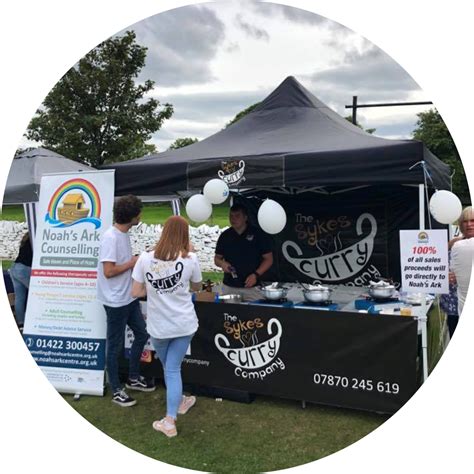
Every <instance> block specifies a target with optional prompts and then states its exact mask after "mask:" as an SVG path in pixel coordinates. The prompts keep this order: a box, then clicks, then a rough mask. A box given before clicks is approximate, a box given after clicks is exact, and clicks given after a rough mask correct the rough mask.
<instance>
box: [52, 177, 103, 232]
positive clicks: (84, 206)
mask: <svg viewBox="0 0 474 474" xmlns="http://www.w3.org/2000/svg"><path fill="white" fill-rule="evenodd" d="M100 213H101V203H100V196H99V193H98V192H97V189H96V188H95V187H94V185H93V184H92V183H90V182H89V181H87V180H85V179H82V178H74V179H70V180H69V181H66V182H65V183H63V184H62V185H61V186H59V188H58V189H57V190H56V191H55V192H54V194H53V195H52V197H51V199H50V201H49V204H48V209H47V212H46V216H45V221H46V222H48V223H49V224H51V225H52V226H54V227H70V226H72V225H75V224H81V223H86V222H89V223H91V224H94V226H95V228H96V229H98V228H99V227H100V226H101V220H100Z"/></svg>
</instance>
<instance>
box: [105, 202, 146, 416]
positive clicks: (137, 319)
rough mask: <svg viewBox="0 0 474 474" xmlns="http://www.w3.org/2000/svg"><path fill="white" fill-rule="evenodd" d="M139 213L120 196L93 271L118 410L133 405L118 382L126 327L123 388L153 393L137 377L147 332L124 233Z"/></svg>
mask: <svg viewBox="0 0 474 474" xmlns="http://www.w3.org/2000/svg"><path fill="white" fill-rule="evenodd" d="M141 210H142V202H141V201H140V199H138V198H137V197H136V196H132V195H129V196H123V197H120V198H118V199H117V200H116V201H115V205H114V225H113V226H112V227H111V228H110V229H108V230H107V231H106V232H104V234H103V235H102V238H101V242H100V256H99V266H98V271H97V299H98V300H99V301H100V302H101V303H102V304H103V305H104V308H105V312H106V314H107V348H106V363H107V364H106V365H107V374H108V378H109V384H110V386H111V389H112V393H113V395H112V401H113V402H114V403H117V404H118V405H120V406H122V407H130V406H132V405H135V404H136V400H134V399H133V398H132V397H130V396H129V395H128V394H127V392H126V391H125V390H124V389H123V387H122V385H121V383H120V380H119V364H118V359H119V355H120V353H121V352H122V351H123V346H124V337H125V327H126V326H127V325H128V327H129V328H130V329H131V330H132V332H133V335H134V341H133V344H132V348H131V351H130V364H129V378H128V380H127V383H126V387H127V388H129V389H131V390H140V391H142V392H151V391H153V390H155V386H154V384H153V383H151V382H150V381H147V380H146V379H145V378H144V377H142V376H140V374H139V368H140V357H141V354H142V351H143V347H144V346H145V344H146V341H147V340H148V333H147V331H146V325H145V321H144V319H143V315H142V313H141V310H140V303H139V301H138V300H137V299H135V298H133V297H132V269H133V267H134V266H135V262H136V261H137V259H138V257H137V256H133V255H132V245H131V243H130V236H129V233H128V231H129V230H130V229H131V228H132V227H133V226H134V225H137V224H138V223H139V222H140V214H141Z"/></svg>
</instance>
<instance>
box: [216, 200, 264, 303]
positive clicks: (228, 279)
mask: <svg viewBox="0 0 474 474" xmlns="http://www.w3.org/2000/svg"><path fill="white" fill-rule="evenodd" d="M229 221H230V225H231V227H229V228H228V229H227V230H225V231H224V232H222V234H221V235H220V237H219V239H218V241H217V245H216V255H215V257H214V263H215V264H216V265H217V266H218V267H221V268H222V270H223V271H224V282H223V283H224V285H223V292H224V294H240V295H242V298H243V300H244V301H253V300H258V299H260V298H261V297H262V295H261V293H260V291H259V290H258V289H257V288H256V287H255V286H256V285H257V282H258V280H259V279H260V277H261V276H262V275H263V274H264V273H265V272H266V271H267V270H268V269H269V268H270V267H271V266H272V264H273V254H272V250H271V243H270V240H269V239H268V237H266V236H265V234H264V233H263V232H262V231H261V230H259V229H256V228H255V227H253V226H251V225H250V224H249V223H248V215H247V210H246V209H245V207H244V206H242V205H240V204H234V205H233V206H232V207H231V208H230V213H229Z"/></svg>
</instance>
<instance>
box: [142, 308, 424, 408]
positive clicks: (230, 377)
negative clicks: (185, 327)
mask: <svg viewBox="0 0 474 474" xmlns="http://www.w3.org/2000/svg"><path fill="white" fill-rule="evenodd" d="M196 310H197V313H198V318H199V330H198V332H197V333H196V335H195V336H194V338H193V340H192V342H191V347H190V354H188V355H187V356H186V358H185V360H184V362H183V366H182V373H183V381H184V382H186V383H191V384H192V383H195V384H200V385H208V386H212V387H222V388H227V389H234V390H243V391H247V392H250V393H256V394H264V395H272V396H276V397H281V398H289V399H295V400H305V401H311V402H315V403H321V404H328V405H334V406H341V407H348V408H356V409H363V410H371V411H377V412H384V413H394V412H395V411H397V410H398V409H399V408H400V407H401V406H402V405H403V404H404V403H405V402H406V401H408V399H409V398H410V397H411V396H412V395H413V394H414V392H415V391H416V387H417V382H416V357H417V322H416V320H414V319H413V318H411V317H403V316H389V315H368V314H361V313H346V312H330V311H321V310H313V309H288V308H279V307H269V306H261V305H235V304H223V303H219V304H214V303H196ZM144 370H145V373H146V374H147V375H156V376H157V375H159V374H161V368H160V364H159V362H158V361H157V360H155V361H153V362H152V363H151V364H145V365H144Z"/></svg>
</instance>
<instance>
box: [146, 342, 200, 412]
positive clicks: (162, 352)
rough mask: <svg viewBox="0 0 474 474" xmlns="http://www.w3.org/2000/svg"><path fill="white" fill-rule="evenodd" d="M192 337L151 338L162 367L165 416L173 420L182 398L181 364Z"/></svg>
mask: <svg viewBox="0 0 474 474" xmlns="http://www.w3.org/2000/svg"><path fill="white" fill-rule="evenodd" d="M193 336H194V334H191V335H190V336H183V337H176V338H173V339H155V338H154V337H152V338H151V343H152V344H153V347H154V349H155V351H156V353H157V355H158V357H159V359H160V361H161V364H162V365H163V372H164V374H165V384H166V415H167V416H171V417H173V418H174V419H176V417H177V416H178V408H179V404H180V403H181V400H182V398H183V382H182V380H181V363H182V362H183V359H184V356H185V355H186V350H187V349H188V346H189V344H190V342H191V339H192V338H193Z"/></svg>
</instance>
